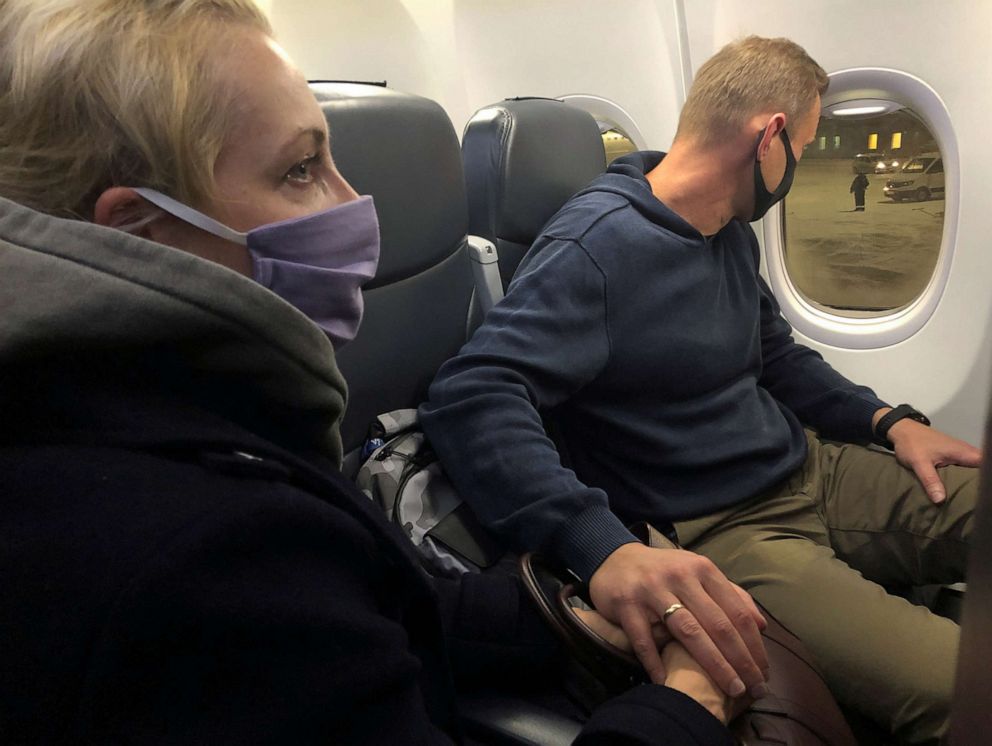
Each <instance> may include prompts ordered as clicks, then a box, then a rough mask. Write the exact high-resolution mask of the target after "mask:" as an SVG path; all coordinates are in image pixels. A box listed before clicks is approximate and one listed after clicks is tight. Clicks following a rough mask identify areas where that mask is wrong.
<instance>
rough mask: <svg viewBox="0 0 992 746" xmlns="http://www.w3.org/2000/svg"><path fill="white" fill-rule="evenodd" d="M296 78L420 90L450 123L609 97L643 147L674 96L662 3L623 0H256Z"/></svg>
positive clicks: (667, 135)
mask: <svg viewBox="0 0 992 746" xmlns="http://www.w3.org/2000/svg"><path fill="white" fill-rule="evenodd" d="M263 7H266V9H267V11H268V13H269V17H270V18H271V20H272V24H273V26H274V28H275V32H276V37H277V38H278V40H279V41H280V43H281V44H282V45H283V46H284V47H285V48H286V50H287V51H288V52H289V54H290V56H291V57H293V59H294V60H295V61H296V63H297V64H298V65H299V66H300V68H301V69H302V70H303V72H304V73H305V74H306V76H307V77H308V78H311V79H315V78H322V79H334V80H363V81H381V80H386V81H388V83H389V86H390V87H391V88H395V89H397V90H402V91H406V92H409V93H416V94H419V95H422V96H427V97H428V98H432V99H434V100H435V101H438V102H439V103H440V104H441V105H442V106H443V107H444V108H445V110H446V111H447V112H448V115H449V116H450V117H451V120H452V122H453V123H454V125H455V129H456V130H457V131H458V132H459V134H460V133H461V131H462V129H463V128H464V126H465V124H466V122H468V119H469V118H470V117H471V116H472V114H473V113H475V111H476V110H478V109H480V108H481V107H483V106H486V105H488V104H491V103H494V102H496V101H500V100H502V99H504V98H507V97H513V96H549V97H556V96H562V95H566V94H574V93H586V94H594V95H599V96H605V97H607V98H610V99H613V100H614V101H616V102H617V103H619V104H621V106H623V108H625V109H626V110H627V112H628V113H629V114H630V115H631V116H632V117H633V119H634V121H635V122H637V124H638V127H639V129H640V131H641V133H642V134H643V135H644V136H645V137H646V138H647V140H648V141H649V142H650V143H653V144H655V147H665V146H667V145H668V143H670V142H671V139H672V136H673V135H674V133H675V125H676V123H677V121H678V111H679V108H680V106H681V100H682V93H681V87H680V86H681V83H680V80H679V78H678V75H679V73H680V69H681V67H680V64H679V58H678V48H677V42H676V38H677V37H676V34H675V23H674V11H673V8H672V6H671V4H670V3H667V2H657V1H656V0H625V1H624V2H623V3H622V4H620V5H618V4H616V3H603V2H601V1H600V0H530V1H528V2H519V1H517V0H335V1H334V2H324V3H317V2H314V1H313V0H268V2H267V3H266V4H265V6H263Z"/></svg>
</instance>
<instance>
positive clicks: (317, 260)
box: [134, 188, 379, 349]
mask: <svg viewBox="0 0 992 746" xmlns="http://www.w3.org/2000/svg"><path fill="white" fill-rule="evenodd" d="M134 191H136V192H137V193H138V194H140V195H141V196H142V197H144V198H145V199H147V200H148V201H149V202H151V203H152V204H154V205H156V206H157V207H160V208H162V209H163V210H165V211H166V212H168V213H171V214H172V215H175V216H176V217H177V218H179V219H180V220H183V221H185V222H187V223H189V224H191V225H195V226H196V227H197V228H200V229H202V230H205V231H207V232H208V233H212V234H214V235H215V236H220V237H221V238H225V239H227V240H228V241H233V242H235V243H239V244H241V245H243V246H247V247H248V252H249V253H250V254H251V258H252V277H253V279H254V280H255V281H256V282H258V283H259V284H261V285H264V286H265V287H267V288H268V289H269V290H271V291H272V292H273V293H275V294H276V295H278V296H280V297H281V298H282V299H283V300H285V301H287V302H288V303H291V304H292V305H294V306H296V308H298V309H299V310H300V311H302V312H303V313H304V314H306V315H307V316H308V317H310V319H312V320H313V321H314V322H315V323H316V324H317V326H319V327H320V328H321V329H323V330H324V332H325V333H326V334H327V336H328V337H329V338H330V340H331V344H333V345H334V348H335V349H338V348H340V347H341V346H342V345H344V344H345V343H347V342H350V341H351V340H352V339H354V338H355V334H356V333H357V332H358V326H359V324H361V322H362V311H363V310H364V303H363V301H362V292H361V287H362V285H364V284H365V283H366V282H368V281H369V280H370V279H372V278H373V277H374V276H375V270H376V267H377V266H378V264H379V221H378V218H377V216H376V212H375V205H374V204H373V202H372V197H370V196H368V195H366V196H363V197H359V198H358V199H356V200H352V201H351V202H345V203H344V204H342V205H337V206H336V207H332V208H330V209H329V210H323V211H322V212H316V213H313V214H312V215H305V216H304V217H302V218H291V219H290V220H283V221H281V222H279V223H269V224H267V225H260V226H258V227H257V228H252V229H251V230H250V231H248V232H247V233H241V232H239V231H236V230H233V229H231V228H228V227H227V226H226V225H224V224H223V223H219V222H217V221H216V220H214V219H213V218H211V217H208V216H207V215H204V214H203V213H201V212H198V211H197V210H194V209H193V208H192V207H189V206H187V205H184V204H182V203H181V202H177V201H176V200H174V199H172V198H171V197H167V196H166V195H164V194H162V193H160V192H156V191H155V190H153V189H137V188H136V189H135V190H134Z"/></svg>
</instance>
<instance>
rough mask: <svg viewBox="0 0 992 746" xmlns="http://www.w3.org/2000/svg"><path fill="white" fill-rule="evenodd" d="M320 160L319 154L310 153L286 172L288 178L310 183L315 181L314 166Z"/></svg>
mask: <svg viewBox="0 0 992 746" xmlns="http://www.w3.org/2000/svg"><path fill="white" fill-rule="evenodd" d="M319 160H320V155H319V154H314V155H309V156H307V157H306V158H304V159H303V160H302V161H300V162H299V163H297V164H296V165H295V166H293V167H292V168H291V169H289V171H287V172H286V178H287V179H291V180H292V181H298V182H303V183H309V182H311V181H313V178H314V174H313V167H314V166H315V165H316V164H317V161H319Z"/></svg>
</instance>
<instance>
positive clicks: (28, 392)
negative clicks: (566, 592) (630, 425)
mask: <svg viewBox="0 0 992 746" xmlns="http://www.w3.org/2000/svg"><path fill="white" fill-rule="evenodd" d="M14 383H15V381H13V380H12V379H10V378H9V377H8V378H6V379H5V384H14ZM19 383H20V384H21V385H17V386H11V387H8V388H5V389H4V391H3V395H0V412H2V413H3V415H4V427H3V432H2V435H0V475H2V478H0V583H2V588H3V591H2V599H3V600H2V603H0V660H2V661H3V665H2V666H0V742H2V743H4V744H28V743H30V744H35V743H66V744H104V743H135V744H153V743H175V744H190V743H241V744H248V743H273V744H275V743H278V744H282V743H286V744H304V743H328V744H330V743H334V744H344V743H355V744H401V743H402V744H407V743H409V744H414V743H417V744H420V743H424V744H427V743H431V744H433V743H448V742H449V740H458V738H459V735H458V734H459V726H458V723H457V720H456V715H455V706H454V703H453V691H454V690H453V685H452V675H451V667H450V666H449V655H448V653H449V651H450V654H451V658H452V662H453V663H454V666H455V671H456V673H457V675H458V680H459V681H460V682H461V683H462V684H463V685H471V684H476V685H477V684H479V683H486V684H489V685H491V684H492V683H494V682H496V681H501V682H503V683H508V682H513V681H517V682H524V681H525V680H527V677H533V676H534V675H535V674H536V672H539V671H541V670H542V668H544V667H547V666H548V665H549V664H550V663H551V662H552V661H553V660H554V659H555V658H556V650H555V647H554V645H553V644H552V641H551V638H550V636H549V633H548V631H547V630H546V629H545V628H544V626H543V624H542V622H541V620H540V619H539V618H538V616H537V614H536V613H535V612H534V610H533V608H531V606H530V604H529V601H527V600H526V599H525V597H524V596H523V594H522V592H521V588H520V586H519V584H518V582H517V581H516V580H515V579H514V578H510V577H506V576H486V577H481V576H469V577H466V578H465V579H464V580H463V581H462V582H461V583H456V582H453V581H430V580H429V579H428V576H427V575H426V574H425V573H424V572H423V571H422V570H421V569H420V567H419V566H418V564H417V561H416V559H415V558H414V556H413V555H412V551H411V549H410V546H409V543H408V541H407V540H406V539H405V537H403V536H402V534H401V533H400V532H399V531H398V530H396V529H395V527H394V526H392V525H390V524H388V523H387V522H386V521H384V520H383V519H382V517H381V516H380V515H379V514H378V513H377V512H376V511H375V510H374V509H373V507H372V504H371V502H370V501H369V500H367V499H366V498H364V496H362V495H361V494H360V493H359V492H358V491H357V490H356V489H355V488H354V487H353V486H352V485H351V484H350V483H349V482H347V481H346V480H345V479H343V478H342V477H341V476H340V475H339V474H338V473H337V471H336V470H335V469H333V468H332V467H330V466H329V465H327V464H324V463H321V462H320V460H319V459H317V458H316V457H312V458H308V459H306V460H305V459H301V458H299V457H297V456H294V455H292V454H290V453H288V452H287V451H285V450H283V449H281V448H280V447H278V446H276V445H274V444H273V443H272V442H270V441H268V440H266V439H264V438H261V437H259V436H258V435H255V434H252V433H250V432H248V431H246V430H244V429H242V428H240V427H238V426H236V425H234V424H232V423H231V422H228V421H226V420H224V419H222V418H219V417H217V416H216V415H213V414H210V413H208V412H204V411H202V410H199V409H197V408H193V407H188V406H183V405H182V404H181V403H180V402H177V401H175V400H173V399H170V398H162V397H157V396H152V395H150V394H149V393H148V392H144V393H141V394H135V392H128V391H126V390H124V389H122V388H120V387H116V388H110V387H108V388H107V389H106V390H105V391H103V392H99V391H97V390H95V389H94V388H93V386H92V382H91V383H90V384H87V385H86V386H85V387H80V388H74V387H73V385H72V384H71V383H66V384H65V385H63V386H61V387H59V388H58V389H52V388H50V387H48V386H46V385H39V387H38V388H37V389H32V387H31V386H30V385H28V384H26V383H25V382H23V381H21V382H19ZM45 392H47V395H46V393H45ZM29 411H30V413H31V415H30V416H28V412H29ZM442 633H444V634H442ZM445 637H446V638H447V639H445ZM659 734H667V735H666V736H665V737H666V738H669V739H671V740H668V741H658V740H657V739H658V738H659ZM725 740H726V742H727V743H729V735H727V731H726V730H725V729H724V728H723V727H722V726H720V725H719V723H718V722H717V721H716V720H715V719H714V718H712V717H711V716H710V715H709V714H707V713H706V712H705V711H704V710H703V709H702V708H701V707H700V706H699V705H697V704H696V703H695V702H693V701H691V700H689V699H688V698H687V697H684V696H683V695H681V694H679V693H678V692H675V691H673V690H669V689H665V688H663V687H657V686H643V687H638V688H637V689H635V690H632V691H631V692H628V693H627V694H626V695H624V696H623V697H620V698H618V699H617V700H614V701H612V702H611V703H609V704H608V705H605V706H604V707H602V708H600V710H598V711H597V713H596V715H595V716H594V717H593V719H592V720H591V721H590V722H589V723H588V724H587V725H586V727H585V730H584V732H583V736H582V737H581V741H580V743H589V744H597V743H599V744H603V743H631V744H639V743H645V744H647V743H659V742H667V743H677V744H683V743H686V744H711V743H716V744H719V743H723V742H725Z"/></svg>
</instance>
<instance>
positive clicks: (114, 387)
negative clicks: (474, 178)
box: [0, 0, 726, 744]
mask: <svg viewBox="0 0 992 746" xmlns="http://www.w3.org/2000/svg"><path fill="white" fill-rule="evenodd" d="M287 248H292V250H293V253H292V255H291V256H290V255H288V254H287V253H286V249H287ZM378 249H379V247H378V226H377V222H376V216H375V210H374V207H373V205H372V202H371V198H369V197H360V196H359V195H357V194H356V193H355V192H354V191H353V190H352V188H351V187H350V186H349V185H348V183H347V182H346V181H345V180H344V179H343V178H342V177H341V175H340V174H339V173H338V172H337V170H336V169H335V166H334V162H333V160H332V158H331V154H330V151H329V149H328V135H327V127H326V124H325V121H324V118H323V115H322V114H321V111H320V109H319V107H318V106H317V104H316V102H315V100H314V98H313V96H312V95H311V94H310V91H309V89H308V87H307V84H306V82H305V80H304V79H303V77H302V75H301V74H300V73H299V72H298V71H297V70H296V69H295V68H294V67H293V65H292V63H291V61H290V60H289V59H288V58H287V56H286V54H285V52H284V51H283V50H282V49H281V48H280V47H279V46H278V45H277V44H276V43H275V42H274V41H273V39H272V36H271V30H270V28H269V25H268V23H267V21H266V19H265V17H264V16H263V15H262V14H261V13H260V12H259V11H258V10H257V9H256V8H255V6H254V5H253V4H252V3H251V2H250V1H249V0H171V1H170V0H159V1H158V2H152V1H151V0H89V1H87V2H69V1H68V0H48V1H42V0H35V1H32V0H0V309H2V313H0V422H2V423H3V425H2V427H0V474H2V475H3V476H2V478H0V506H2V510H0V515H2V517H0V568H2V571H0V574H2V578H3V580H2V587H3V591H2V594H3V602H2V603H0V629H2V630H3V632H2V634H0V660H2V661H3V665H2V666H0V740H2V741H4V742H5V743H36V742H44V743H48V742H65V743H108V742H114V743H117V742H130V743H158V742H173V743H251V742H267V743H293V744H299V743H308V742H324V743H384V744H396V743H434V742H447V741H448V740H449V739H454V738H457V734H458V730H459V729H458V725H457V722H456V714H455V710H454V707H453V704H452V702H453V691H452V685H451V672H450V670H449V668H448V664H447V657H448V656H449V654H450V655H451V657H452V658H453V659H454V660H455V662H456V663H457V662H458V661H459V654H460V652H461V653H462V654H463V653H464V648H465V646H466V645H467V646H468V648H469V649H470V650H473V651H475V652H474V653H473V655H472V657H471V658H468V659H465V658H464V655H463V656H462V658H461V660H462V666H461V668H462V670H469V669H470V670H472V672H473V673H474V674H475V675H476V677H477V678H485V676H486V671H487V669H486V666H487V665H490V666H492V665H495V666H497V667H500V668H502V669H503V670H504V671H507V670H509V671H512V670H514V668H513V667H514V666H515V665H518V666H523V665H524V664H528V665H529V666H530V669H531V670H533V669H534V668H535V667H537V668H540V667H541V666H542V665H543V664H544V663H546V662H547V661H548V660H549V658H550V657H552V656H554V655H555V649H554V646H553V645H552V644H551V639H550V635H549V633H548V632H547V630H545V629H544V627H543V626H542V624H541V622H540V620H539V618H538V616H537V614H536V613H535V611H534V609H532V608H531V607H530V606H529V605H528V603H527V602H526V601H525V600H524V598H523V596H522V593H521V590H520V588H519V587H518V585H517V584H516V582H515V581H513V580H511V579H509V578H503V579H496V580H493V579H488V578H487V579H480V578H472V579H469V580H467V581H466V582H465V583H463V584H461V585H460V586H459V585H456V584H451V585H450V586H449V585H442V586H439V587H435V586H433V585H432V584H431V583H429V582H428V579H427V577H426V576H425V575H424V574H423V573H422V572H421V570H420V569H419V567H418V565H417V563H416V560H415V559H413V557H412V554H411V551H410V548H409V547H408V546H407V544H406V542H405V540H404V539H403V537H402V536H400V535H399V534H398V533H393V531H394V529H393V528H392V527H390V526H388V525H386V524H385V522H384V521H383V520H382V518H381V516H379V515H378V514H377V513H376V512H375V511H374V510H373V509H372V507H371V504H370V503H368V501H366V500H364V499H363V498H362V497H361V496H360V495H359V494H358V493H357V491H356V490H355V489H354V488H353V487H352V486H351V484H350V483H348V482H346V481H345V480H344V479H343V478H342V477H341V476H340V474H339V473H338V471H337V466H338V464H339V463H340V460H341V441H340V437H339V434H338V423H339V420H340V418H341V414H342V412H343V408H344V404H345V399H346V389H345V384H344V381H343V380H342V378H341V376H340V374H339V373H338V370H337V368H336V366H335V362H334V348H335V347H337V346H340V345H341V344H344V343H346V342H347V341H348V340H349V339H350V338H351V337H352V336H353V335H354V333H355V331H356V329H357V327H358V324H359V321H360V319H361V314H362V301H361V294H360V287H361V285H362V283H363V282H365V281H366V280H367V279H368V278H369V277H371V276H372V275H373V274H374V272H375V268H376V263H377V260H378ZM439 598H440V600H441V602H442V603H441V604H440V605H439V602H438V601H439ZM442 611H443V612H444V613H443V615H442ZM442 622H443V623H444V625H445V627H444V629H445V630H446V631H447V632H448V633H449V635H450V639H449V643H448V644H446V643H445V640H444V638H443V637H442ZM480 635H481V636H484V637H485V641H484V644H481V645H480V644H478V643H479V640H478V638H479V637H480ZM500 640H503V641H504V642H503V643H500ZM505 641H511V642H505ZM486 650H489V651H491V652H490V655H489V657H488V658H487V656H486V655H485V654H484V652H485V651H486ZM692 686H694V687H695V688H696V689H697V690H699V691H702V692H706V691H711V690H712V687H709V688H707V687H708V685H707V684H706V683H705V681H703V684H702V685H700V684H699V683H698V682H697V683H694V684H693V685H692ZM683 688H684V689H685V690H686V691H691V687H690V686H689V685H686V686H685V687H683ZM647 689H651V690H652V691H654V694H653V695H650V696H649V697H648V699H649V700H650V703H649V704H648V705H647V706H646V709H645V710H644V712H645V713H647V715H646V716H645V717H642V718H641V720H642V722H641V724H640V726H639V727H640V729H641V731H640V732H641V733H642V734H643V732H645V731H646V732H649V733H650V732H652V731H653V730H654V729H655V728H659V727H661V728H663V727H664V725H665V723H666V718H669V717H681V718H682V719H683V720H685V721H686V722H688V723H689V724H690V726H691V728H694V729H695V730H694V731H692V737H693V738H696V739H697V740H698V742H700V743H715V742H718V741H719V739H720V738H726V736H725V731H724V730H723V728H722V726H721V724H720V723H719V721H718V720H717V719H716V718H715V717H712V716H711V715H709V714H707V712H706V710H704V709H703V708H702V707H700V706H699V705H698V704H696V703H695V702H693V701H692V700H690V699H689V698H687V697H685V696H683V695H682V694H678V693H676V692H674V691H672V690H668V689H664V688H662V687H650V688H647ZM647 689H643V690H642V691H641V692H640V693H637V692H635V693H634V696H636V697H640V698H641V699H644V698H645V696H646V695H645V694H644V691H647ZM717 694H718V693H717ZM724 705H725V702H724V700H723V698H722V697H719V696H718V697H717V700H716V701H715V702H713V703H710V706H711V707H712V708H713V709H714V711H715V712H717V714H719V715H721V716H723V717H725V716H726V715H725V714H724V713H723V710H722V708H724ZM619 706H620V707H623V706H624V702H623V701H622V700H621V701H620V704H619ZM673 713H674V714H673ZM686 713H687V714H686ZM603 718H606V719H605V720H604V719H603ZM594 721H595V722H594V723H593V724H591V727H594V728H598V729H599V730H598V731H594V732H593V731H590V735H588V736H587V737H586V738H587V740H588V739H592V740H596V739H603V738H605V739H612V742H616V739H617V738H621V737H622V736H623V734H624V733H628V732H630V729H631V727H632V726H631V725H630V723H629V721H630V718H629V717H624V716H622V717H617V716H616V715H615V714H614V715H613V720H610V711H609V709H607V710H606V712H605V714H604V715H601V716H599V720H596V719H595V718H594ZM614 721H615V723H614ZM597 723H598V724H597ZM683 727H685V726H683ZM604 734H605V735H604ZM714 734H715V735H714ZM635 736H636V729H635V732H634V736H630V737H631V738H634V737H635ZM714 739H715V740H714Z"/></svg>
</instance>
